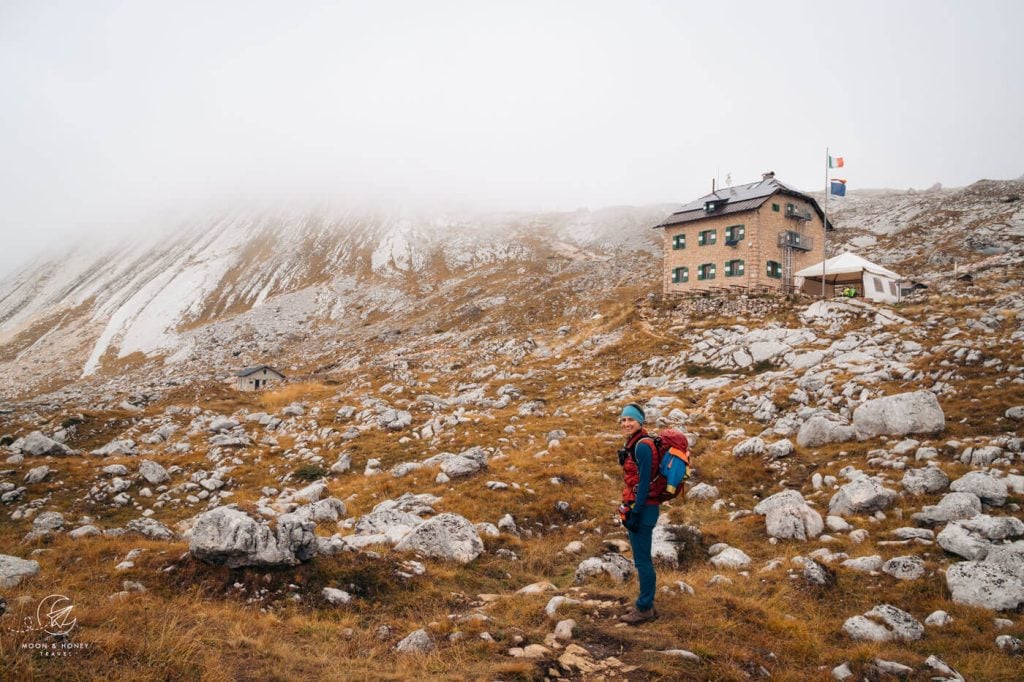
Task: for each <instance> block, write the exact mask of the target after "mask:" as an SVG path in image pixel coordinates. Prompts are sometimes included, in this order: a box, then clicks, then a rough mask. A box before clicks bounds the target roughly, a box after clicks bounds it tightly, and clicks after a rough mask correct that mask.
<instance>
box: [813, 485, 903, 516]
mask: <svg viewBox="0 0 1024 682" xmlns="http://www.w3.org/2000/svg"><path fill="white" fill-rule="evenodd" d="M895 500H896V491H894V490H889V489H888V488H886V487H884V486H883V485H882V484H881V483H879V482H878V481H876V480H875V479H873V478H868V477H863V478H858V479H856V480H854V481H851V482H849V483H847V484H846V485H844V486H842V487H841V488H840V489H839V490H838V492H836V494H835V495H833V496H832V499H831V500H830V501H829V503H828V511H829V514H835V515H837V516H846V515H848V514H870V513H873V512H876V511H881V510H883V509H888V508H889V506H890V505H892V503H893V502H894V501H895Z"/></svg>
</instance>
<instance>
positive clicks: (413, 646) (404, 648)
mask: <svg viewBox="0 0 1024 682" xmlns="http://www.w3.org/2000/svg"><path fill="white" fill-rule="evenodd" d="M433 649H434V640H432V639H431V638H430V635H429V634H427V631H426V630H423V629H419V630H416V631H414V632H411V633H409V635H408V636H407V637H406V638H405V639H403V640H402V641H401V642H399V643H398V644H396V645H395V651H397V652H398V653H400V654H425V653H427V652H428V651H433Z"/></svg>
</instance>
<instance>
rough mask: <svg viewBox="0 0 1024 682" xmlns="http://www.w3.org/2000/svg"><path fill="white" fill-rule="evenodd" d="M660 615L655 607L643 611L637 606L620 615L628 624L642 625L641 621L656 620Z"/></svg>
mask: <svg viewBox="0 0 1024 682" xmlns="http://www.w3.org/2000/svg"><path fill="white" fill-rule="evenodd" d="M657 617H658V612H657V611H655V610H654V607H651V608H649V609H647V610H646V611H641V610H639V609H638V608H636V607H635V606H634V607H633V608H632V609H631V610H630V611H629V613H627V614H625V615H624V616H619V620H620V621H622V622H623V623H626V624H628V625H640V623H646V622H647V621H651V620H654V619H655V618H657Z"/></svg>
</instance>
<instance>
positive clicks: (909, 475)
mask: <svg viewBox="0 0 1024 682" xmlns="http://www.w3.org/2000/svg"><path fill="white" fill-rule="evenodd" d="M902 485H903V489H904V490H906V491H907V492H908V493H910V494H911V495H930V494H933V493H937V492H941V491H943V490H945V489H946V488H948V487H949V476H947V475H946V472H944V471H943V470H942V469H940V468H939V467H936V466H929V467H924V468H923V469H907V471H906V472H905V473H904V474H903V481H902Z"/></svg>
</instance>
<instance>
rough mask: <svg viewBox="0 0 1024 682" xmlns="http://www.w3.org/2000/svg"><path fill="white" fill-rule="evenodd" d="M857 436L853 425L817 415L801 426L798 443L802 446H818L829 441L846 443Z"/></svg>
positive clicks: (797, 438) (797, 437)
mask: <svg viewBox="0 0 1024 682" xmlns="http://www.w3.org/2000/svg"><path fill="white" fill-rule="evenodd" d="M856 437H857V432H856V431H855V430H854V428H853V426H851V425H849V424H843V423H841V422H837V421H833V420H831V419H827V418H826V417H823V416H821V415H815V416H813V417H811V418H810V419H808V420H807V421H806V422H804V424H803V426H801V427H800V431H799V432H798V433H797V436H796V444H797V445H799V446H800V447H802V448H817V447H820V446H822V445H827V444H829V443H845V442H847V441H851V440H854V439H855V438H856Z"/></svg>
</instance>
